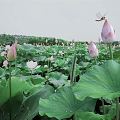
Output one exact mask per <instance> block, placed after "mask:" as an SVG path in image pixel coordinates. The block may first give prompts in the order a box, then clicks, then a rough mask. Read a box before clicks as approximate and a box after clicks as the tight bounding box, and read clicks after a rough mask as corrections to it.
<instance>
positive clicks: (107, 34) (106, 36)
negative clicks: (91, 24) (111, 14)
mask: <svg viewBox="0 0 120 120" xmlns="http://www.w3.org/2000/svg"><path fill="white" fill-rule="evenodd" d="M101 37H102V40H103V42H104V43H110V42H113V41H114V39H115V31H114V29H113V27H112V25H111V24H110V23H109V22H108V20H107V19H106V20H105V22H104V25H103V28H102V32H101Z"/></svg>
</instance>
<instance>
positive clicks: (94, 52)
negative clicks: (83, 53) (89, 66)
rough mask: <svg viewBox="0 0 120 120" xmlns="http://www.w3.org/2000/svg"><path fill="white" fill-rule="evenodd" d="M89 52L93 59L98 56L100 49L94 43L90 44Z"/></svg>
mask: <svg viewBox="0 0 120 120" xmlns="http://www.w3.org/2000/svg"><path fill="white" fill-rule="evenodd" d="M88 51H89V55H90V57H92V58H95V57H97V56H98V54H99V53H98V49H97V47H96V45H95V44H94V43H93V42H90V44H89V46H88Z"/></svg>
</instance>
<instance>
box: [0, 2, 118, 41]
mask: <svg viewBox="0 0 120 120" xmlns="http://www.w3.org/2000/svg"><path fill="white" fill-rule="evenodd" d="M119 5H120V2H119V0H0V34H3V33H5V34H17V35H28V36H43V37H44V36H45V37H56V38H62V39H66V40H82V41H98V38H99V37H100V33H101V29H102V25H103V22H96V21H95V19H96V18H97V17H96V14H97V13H98V12H100V13H101V14H103V15H104V14H106V16H107V17H108V20H109V21H110V23H111V24H112V26H113V27H114V29H115V31H116V36H117V37H116V39H117V40H120V34H119V33H120V24H119V23H120V16H119V12H120V7H119Z"/></svg>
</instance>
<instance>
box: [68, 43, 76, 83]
mask: <svg viewBox="0 0 120 120" xmlns="http://www.w3.org/2000/svg"><path fill="white" fill-rule="evenodd" d="M76 60H77V57H76V44H75V54H74V58H73V62H72V68H71V74H70V82H71V85H73V84H74V82H75V68H76Z"/></svg>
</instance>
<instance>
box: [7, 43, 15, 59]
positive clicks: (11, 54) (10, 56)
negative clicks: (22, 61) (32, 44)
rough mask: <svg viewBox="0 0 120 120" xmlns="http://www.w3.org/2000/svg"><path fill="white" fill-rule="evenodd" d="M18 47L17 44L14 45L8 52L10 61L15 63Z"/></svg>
mask: <svg viewBox="0 0 120 120" xmlns="http://www.w3.org/2000/svg"><path fill="white" fill-rule="evenodd" d="M16 47H17V43H14V44H13V45H12V46H11V47H10V49H9V50H8V53H7V59H8V61H14V60H15V59H16V57H17V53H16Z"/></svg>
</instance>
